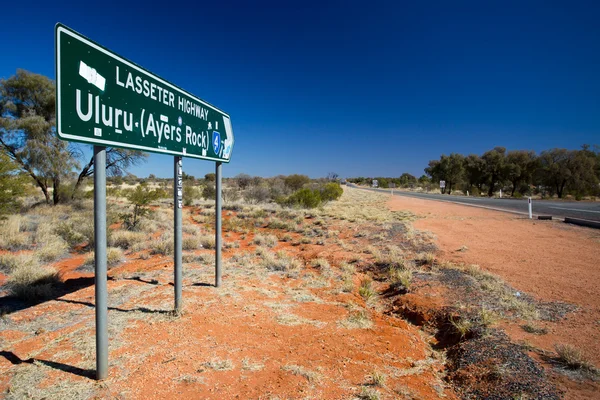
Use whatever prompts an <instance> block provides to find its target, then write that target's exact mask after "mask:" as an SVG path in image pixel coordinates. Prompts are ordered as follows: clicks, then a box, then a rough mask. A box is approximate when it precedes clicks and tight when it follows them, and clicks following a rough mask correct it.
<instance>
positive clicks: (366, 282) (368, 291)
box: [358, 278, 377, 303]
mask: <svg viewBox="0 0 600 400" xmlns="http://www.w3.org/2000/svg"><path fill="white" fill-rule="evenodd" d="M358 294H360V296H361V297H362V298H363V299H365V301H366V302H367V303H370V302H372V301H374V300H375V297H376V296H377V292H375V289H373V281H372V280H371V279H369V278H365V279H363V280H362V281H361V282H360V287H359V288H358Z"/></svg>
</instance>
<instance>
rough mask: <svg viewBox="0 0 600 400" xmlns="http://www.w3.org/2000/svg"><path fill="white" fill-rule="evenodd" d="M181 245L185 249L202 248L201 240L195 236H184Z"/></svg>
mask: <svg viewBox="0 0 600 400" xmlns="http://www.w3.org/2000/svg"><path fill="white" fill-rule="evenodd" d="M181 247H182V248H183V250H197V249H199V248H200V240H199V239H198V238H197V237H195V236H184V237H183V240H182V242H181Z"/></svg>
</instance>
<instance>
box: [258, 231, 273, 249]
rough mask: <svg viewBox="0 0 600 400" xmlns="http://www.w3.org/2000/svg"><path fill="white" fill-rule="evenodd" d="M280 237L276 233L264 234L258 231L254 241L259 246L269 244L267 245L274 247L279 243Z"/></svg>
mask: <svg viewBox="0 0 600 400" xmlns="http://www.w3.org/2000/svg"><path fill="white" fill-rule="evenodd" d="M277 242H278V239H277V236H275V235H262V234H260V233H257V234H256V235H255V236H254V240H253V243H254V244H256V245H258V246H267V247H274V246H275V245H277Z"/></svg>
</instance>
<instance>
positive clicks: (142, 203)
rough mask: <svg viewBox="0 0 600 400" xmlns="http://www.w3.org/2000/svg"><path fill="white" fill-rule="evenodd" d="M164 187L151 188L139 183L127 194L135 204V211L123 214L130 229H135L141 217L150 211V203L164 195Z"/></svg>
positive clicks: (124, 222) (122, 216) (126, 225)
mask: <svg viewBox="0 0 600 400" xmlns="http://www.w3.org/2000/svg"><path fill="white" fill-rule="evenodd" d="M163 192H165V191H164V190H162V189H157V190H150V189H148V187H147V186H146V185H145V184H140V185H138V186H137V187H136V188H135V190H133V191H130V192H128V193H127V194H125V197H127V200H129V202H130V203H131V204H132V205H133V213H127V214H122V215H121V218H123V224H124V225H125V227H126V228H127V229H129V230H135V229H136V227H137V225H138V223H139V222H140V218H142V217H143V216H145V215H148V214H149V213H150V209H149V207H148V206H149V204H150V203H151V202H152V201H154V200H156V199H158V198H160V197H161V196H162V195H164V193H163Z"/></svg>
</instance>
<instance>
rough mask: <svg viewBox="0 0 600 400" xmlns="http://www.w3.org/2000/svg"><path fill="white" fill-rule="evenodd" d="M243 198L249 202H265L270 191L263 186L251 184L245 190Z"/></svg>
mask: <svg viewBox="0 0 600 400" xmlns="http://www.w3.org/2000/svg"><path fill="white" fill-rule="evenodd" d="M244 198H245V199H246V201H248V202H250V203H266V202H268V201H270V200H271V191H270V190H269V188H268V187H265V186H252V187H250V188H249V189H247V190H246V191H245V193H244Z"/></svg>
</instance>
